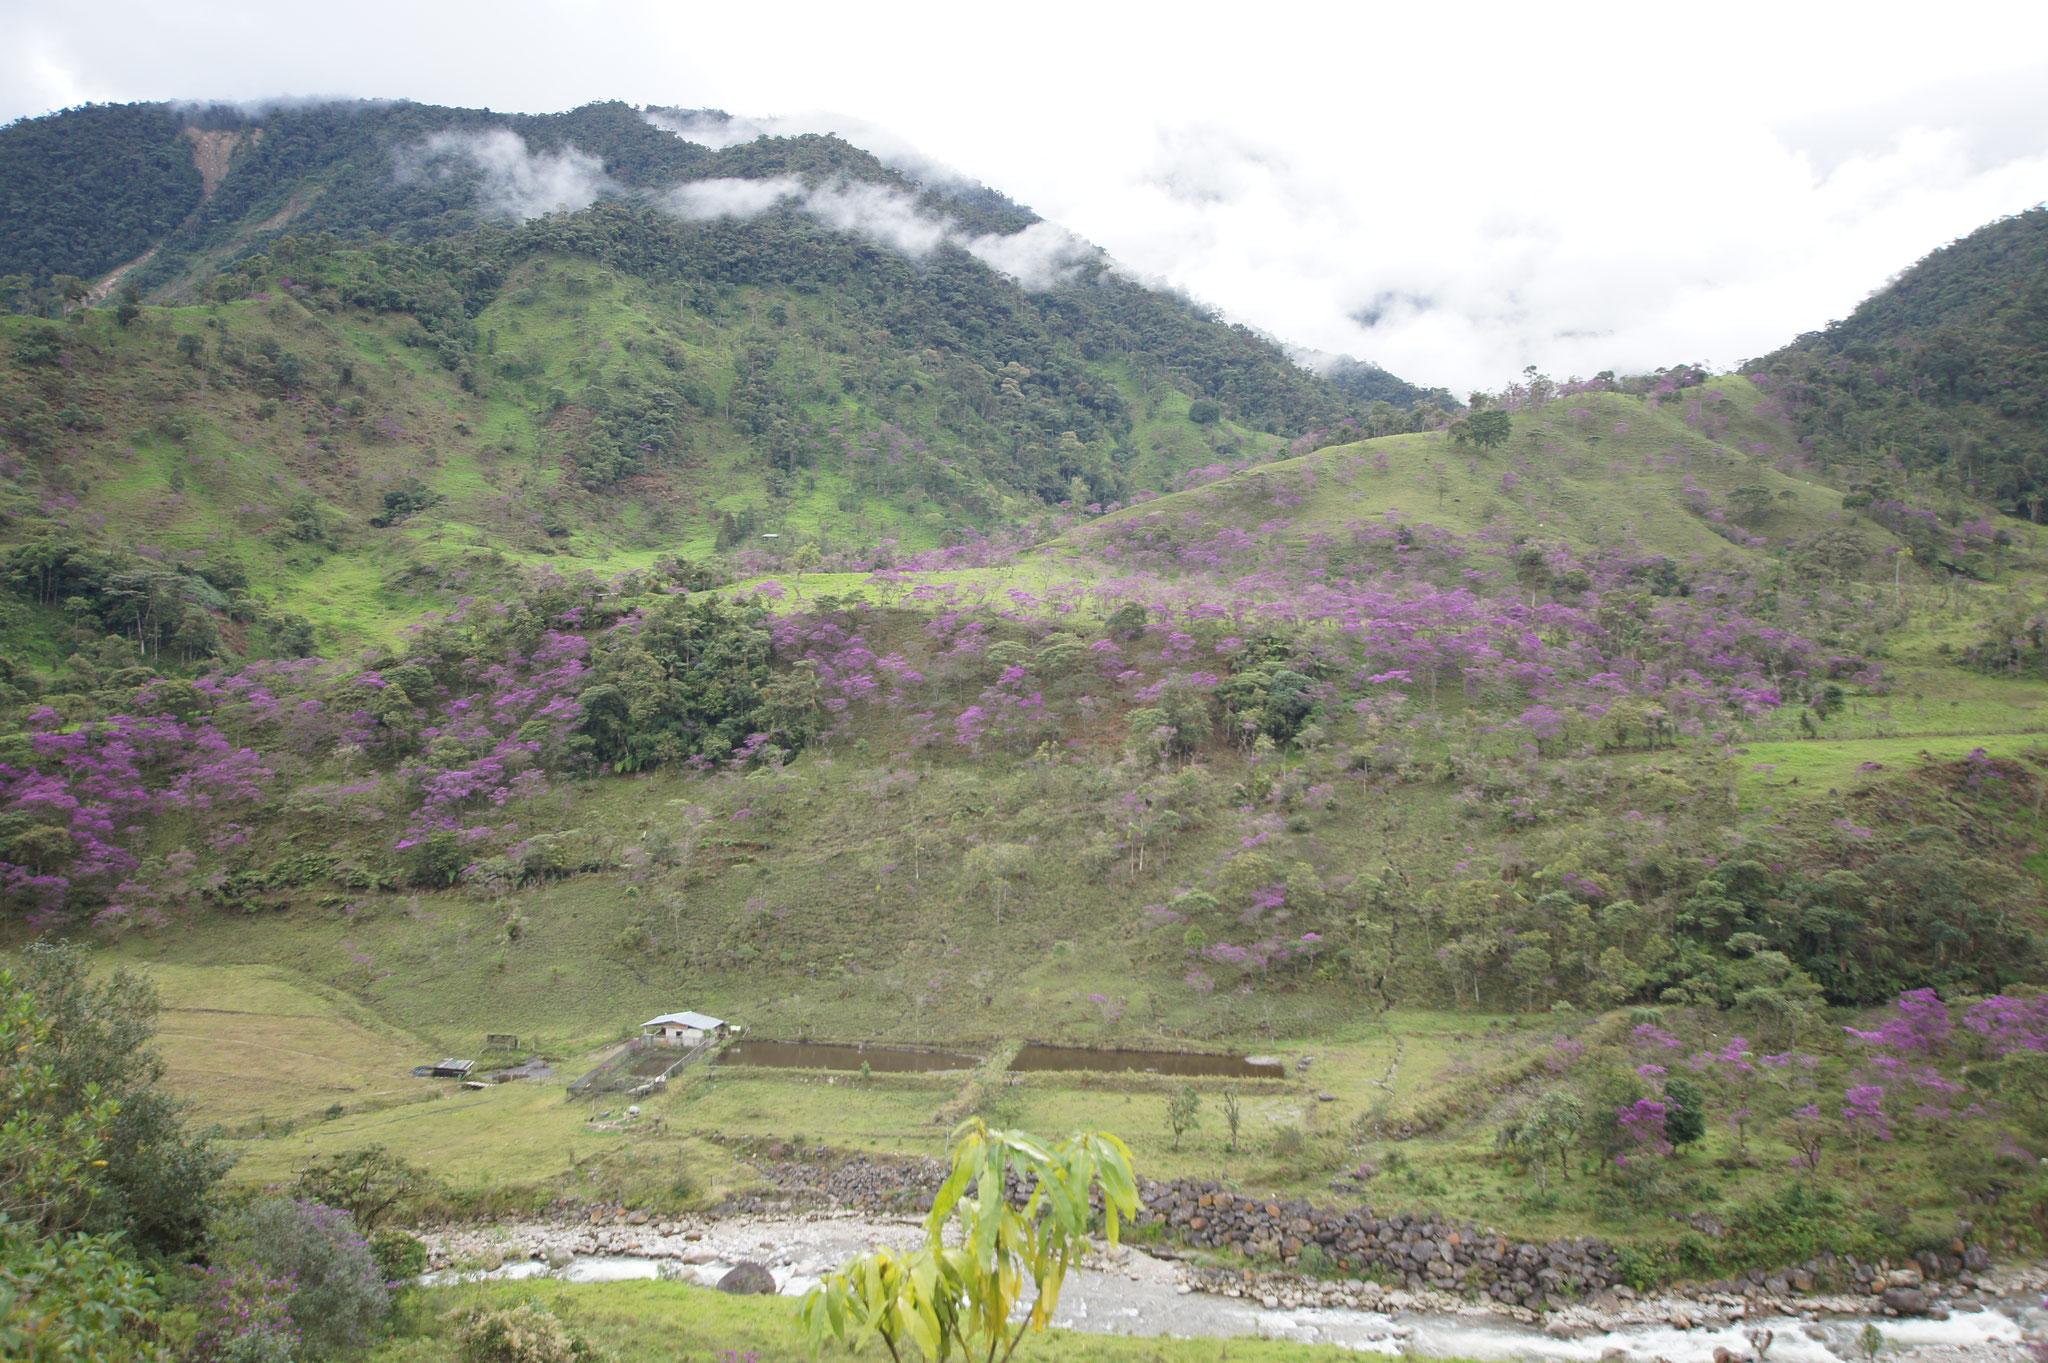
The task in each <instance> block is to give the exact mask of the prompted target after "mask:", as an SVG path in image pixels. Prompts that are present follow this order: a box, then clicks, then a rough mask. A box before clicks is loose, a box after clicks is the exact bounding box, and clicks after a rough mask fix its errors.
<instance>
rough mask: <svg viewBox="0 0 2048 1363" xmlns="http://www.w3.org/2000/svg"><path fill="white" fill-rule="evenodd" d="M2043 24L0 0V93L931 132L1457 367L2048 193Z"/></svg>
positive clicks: (1967, 224)
mask: <svg viewBox="0 0 2048 1363" xmlns="http://www.w3.org/2000/svg"><path fill="white" fill-rule="evenodd" d="M2043 54H2048V5H2042V4H2039V3H2000V4H1986V3H1972V2H1970V0H1963V2H1961V3H1955V2H1951V3H1947V4H1943V5H1940V6H1927V5H1924V4H1923V5H1916V6H1906V5H1886V4H1872V3H1862V4H1855V5H1802V4H1799V3H1779V4H1774V5H1768V6H1755V7H1701V6H1697V5H1690V6H1622V5H1600V6H1572V5H1566V6H1540V5H1526V4H1524V5H1514V6H1507V5H1500V6H1492V5H1474V4H1463V5H1460V4H1444V3H1438V4H1428V5H1425V4H1415V3H1405V4H1400V5H1381V4H1365V3H1350V4H1335V5H1322V4H1312V3H1300V4H1294V5H1234V6H1230V7H1227V8H1225V7H1208V8H1205V7H1199V6H1190V5H1185V4H1181V5H1173V6H1167V5H1157V6H1142V7H1140V6H1117V5H1105V4H1101V3H1089V4H1076V3H1066V2H1065V0H1054V2H1053V3H1043V4H1033V5H1006V6H966V5H961V4H958V3H946V4H925V3H885V2H883V0H876V2H875V3H870V4H866V5H858V4H847V3H843V2H841V3H833V4H813V3H808V2H807V0H795V2H793V3H783V4H775V5H765V4H752V5H732V4H723V5H717V6H711V5H701V4H694V3H675V0H669V3H645V2H644V0H606V3H602V4H600V3H597V0H497V2H496V3H491V4H474V3H469V0H439V2H438V3H437V2H436V0H428V3H418V0H409V2H408V3H403V4H400V3H393V2H392V0H351V2H350V3H348V4H333V3H328V4H321V5H307V4H298V3H293V2H292V0H266V2H265V3H260V4H259V3H253V2H252V0H187V3H185V4H181V5H165V4H162V3H160V2H159V0H151V2H150V3H135V2H131V0H121V2H118V3H93V2H92V0H70V2H69V3H54V2H47V3H24V2H23V0H0V118H12V117H17V116H20V115H24V114H33V113H40V112H44V111H47V110H50V109H54V108H59V107H62V106H64V105H66V104H72V103H77V102H80V101H84V100H130V99H166V98H194V99H214V98H218V99H230V100H245V99H258V98H263V97H266V96H273V95H279V94H292V95H329V94H335V95H373V96H392V97H405V98H411V99H418V100H424V101H430V102H435V103H444V104H461V105H488V106H490V107H493V108H499V109H516V110H524V111H532V112H543V111H549V110H555V109H563V108H569V107H573V106H575V105H577V104H580V103H583V102H585V101H588V100H594V99H625V100H629V101H632V102H634V103H641V104H645V103H659V104H672V105H681V106H685V107H696V106H716V107H721V108H725V109H727V110H730V111H731V112H733V113H735V114H745V115H752V116H759V117H764V118H774V119H779V120H781V121H780V122H777V123H773V124H771V125H770V126H777V127H782V128H786V129H818V130H837V131H839V132H841V133H843V134H845V135H847V136H849V137H851V138H852V139H853V140H855V141H858V142H863V143H864V144H867V145H871V146H874V147H875V148H876V149H877V150H879V151H899V150H901V149H904V148H914V149H916V151H917V152H919V153H921V154H922V155H924V156H927V157H929V158H931V159H933V160H934V161H936V162H939V163H942V164H945V165H948V166H951V167H953V168H955V169H957V170H958V171H960V172H961V173H963V174H965V175H968V176H971V177H973V178H976V179H980V180H982V181H985V182H986V183H988V184H991V185H993V186H995V187H996V188H998V189H1001V190H1003V191H1004V192H1005V193H1008V194H1009V195H1011V196H1012V197H1013V198H1015V199H1018V200H1019V201H1021V202H1023V203H1026V204H1029V205H1030V206H1031V207H1033V208H1035V209H1036V210H1038V211H1039V212H1040V213H1042V214H1044V215H1046V216H1047V217H1050V218H1053V219H1055V220H1057V221H1059V222H1061V223H1064V224H1065V225H1066V226H1068V227H1070V228H1072V229H1073V230H1074V231H1076V232H1078V233H1080V234H1081V235H1082V236H1084V237H1086V238H1088V239H1090V240H1092V241H1094V242H1096V243H1098V244H1099V245H1101V246H1103V247H1104V248H1106V249H1107V250H1108V251H1109V252H1110V253H1111V254H1112V255H1114V256H1115V257H1117V258H1118V259H1119V260H1120V261H1121V262H1123V263H1124V265H1125V266H1126V267H1128V268H1130V269H1131V270H1133V271H1134V272H1136V273H1138V274H1140V275H1143V276H1148V277H1154V278H1157V279H1161V280H1165V281H1169V282H1171V283H1173V284H1175V285H1177V286H1179V287H1181V288H1183V289H1185V290H1187V291H1188V292H1190V293H1191V294H1193V295H1195V296H1196V297H1198V298H1200V299H1202V300H1204V301H1205V302H1208V303H1210V304H1213V305H1215V306H1216V307H1219V308H1220V309H1222V310H1223V311H1224V312H1225V313H1226V314H1228V315H1229V316H1231V317H1233V318H1235V319H1238V320H1242V321H1245V322H1248V323H1250V324H1252V325H1254V326H1257V327H1259V328H1261V329H1263V330H1265V331H1267V332H1270V333H1272V334H1273V335H1275V336H1277V337H1279V338H1280V339H1282V340H1284V341H1287V342H1290V343H1295V344H1299V345H1303V346H1311V347H1318V348H1321V349H1324V350H1330V351H1344V352H1349V353H1351V354H1355V355H1360V356H1363V357H1366V358H1370V359H1373V360H1376V361H1378V362H1379V363H1381V364H1384V365H1385V366H1387V367H1388V368H1389V369H1392V370H1393V371H1394V372H1396V373H1397V374H1400V375H1402V376H1403V377H1405V378H1408V379H1410V380H1412V381H1415V382H1418V383H1424V384H1439V383H1440V384H1443V385H1445V386H1447V387H1450V388H1453V389H1455V390H1457V391H1459V392H1460V393H1462V392H1464V391H1466V390H1467V389H1469V388H1473V387H1479V386H1486V387H1498V386H1499V385H1500V384H1502V383H1503V382H1505V381H1507V380H1508V379H1510V378H1511V377H1513V376H1514V375H1515V373H1516V372H1517V371H1519V370H1520V368H1521V367H1522V366H1523V365H1525V364H1536V365H1539V366H1541V367H1543V368H1544V369H1545V370H1546V371H1548V372H1551V373H1554V374H1557V375H1559V376H1563V375H1566V374H1571V373H1582V374H1589V373H1592V372H1594V371H1596V370H1600V369H1606V368H1621V369H1638V368H1646V367H1653V366H1655V365H1659V364H1670V363H1674V362H1678V361H1684V360H1706V361H1708V362H1710V363H1712V364H1715V365H1717V366H1723V367H1725V366H1729V365H1733V364H1734V363H1736V362H1737V361H1739V360H1741V359H1743V358H1745V357H1748V356H1752V355H1756V354H1760V353H1762V352H1764V351H1767V350H1769V349H1772V348H1774V347H1775V346H1777V345H1778V344H1780V343H1782V342H1783V341H1785V340H1788V339H1790V338H1791V337H1792V336H1794V335H1796V334H1797V333H1799V332H1801V331H1806V330H1811V329H1813V328H1815V327H1818V326H1821V325H1822V324H1824V323H1825V322H1826V321H1827V320H1828V319H1830V318H1832V317H1839V316H1842V315H1843V314H1845V313H1846V312H1848V311H1849V310H1850V309H1851V308H1853V307H1854V306H1855V305H1856V303H1857V301H1858V300H1859V299H1860V298H1862V297H1863V296H1864V295H1865V294H1867V293H1868V292H1869V291H1870V290H1871V289H1873V288H1875V287H1876V286H1878V285H1880V284H1882V283H1883V282H1884V280H1885V279H1886V278H1887V277H1888V276H1889V275H1891V274H1893V273H1895V272H1897V271H1898V270H1900V269H1902V268H1904V267H1905V266H1907V265H1908V264H1910V263H1911V262H1912V261H1914V260H1915V259H1917V258H1918V257H1920V256H1921V255H1923V254H1925V253H1926V252H1927V251H1929V250H1931V249H1933V248H1934V247H1936V246H1939V245H1941V244H1943V243H1944V242H1946V241H1949V240H1951V239H1953V238H1955V237H1957V236H1960V235H1962V234H1964V233H1966V232H1968V231H1970V230H1971V229H1972V228H1974V227H1976V226H1978V225H1980V224H1982V223H1984V222H1986V221H1988V220H1990V219H1992V218H1995V217H1998V216H2000V215H2003V214H2008V213H2015V212H2019V211H2021V210H2023V209H2025V208H2028V207H2030V206H2032V205H2034V204H2036V203H2039V202H2041V201H2042V200H2043V199H2044V198H2048V60H2044V57H2043ZM1361 319H1363V320H1361Z"/></svg>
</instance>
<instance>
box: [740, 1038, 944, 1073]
mask: <svg viewBox="0 0 2048 1363" xmlns="http://www.w3.org/2000/svg"><path fill="white" fill-rule="evenodd" d="M718 1063H719V1064H721V1065H770V1066H774V1067H775V1068H777V1069H790V1070H853V1071H855V1072H858V1071H859V1069H860V1067H861V1066H862V1065H863V1064H865V1065H867V1067H868V1068H869V1069H870V1070H873V1071H874V1072H875V1073H876V1074H922V1073H926V1072H929V1071H934V1070H967V1069H973V1068H974V1067H975V1066H976V1065H978V1064H980V1063H981V1057H980V1056H978V1055H968V1054H966V1053H965V1052H963V1051H916V1050H907V1049H902V1048H898V1047H891V1046H855V1045H846V1044H842V1043H838V1042H830V1041H740V1042H735V1043H734V1044H732V1045H730V1046H727V1047H726V1048H725V1049H724V1050H723V1051H721V1052H719V1055H718Z"/></svg>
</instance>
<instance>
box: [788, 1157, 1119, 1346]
mask: <svg viewBox="0 0 2048 1363" xmlns="http://www.w3.org/2000/svg"><path fill="white" fill-rule="evenodd" d="M952 1160H953V1168H952V1172H951V1174H949V1175H948V1177H947V1179H946V1181H945V1183H944V1184H943V1185H942V1186H941V1187H940V1189H939V1191H938V1195H937V1196H936V1197H935V1198H934V1199H933V1200H932V1209H931V1212H930V1214H929V1215H927V1216H926V1217H925V1223H924V1229H925V1242H924V1244H923V1245H922V1246H921V1247H920V1248H918V1249H915V1250H911V1251H909V1252H907V1253H905V1252H899V1251H896V1250H889V1249H878V1250H875V1251H873V1252H872V1253H869V1254H865V1255H863V1256H861V1257H860V1258H858V1259H856V1260H854V1261H853V1262H852V1263H850V1264H848V1265H846V1266H845V1267H844V1268H841V1269H839V1270H838V1271H837V1272H835V1273H831V1274H828V1275H827V1276H826V1278H825V1280H824V1281H823V1282H822V1283H820V1284H819V1285H818V1286H817V1287H815V1288H813V1289H812V1290H811V1291H810V1292H809V1293H807V1294H806V1295H805V1297H804V1300H803V1304H802V1306H801V1308H800V1310H799V1319H800V1320H801V1321H802V1323H803V1327H804V1329H805V1331H806V1332H807V1333H808V1334H809V1336H810V1340H811V1347H812V1349H813V1350H814V1351H818V1350H822V1349H823V1348H824V1346H825V1343H826V1341H827V1340H828V1339H836V1340H839V1341H841V1342H843V1343H845V1344H846V1345H847V1346H848V1347H849V1348H852V1349H858V1348H859V1347H860V1346H861V1345H862V1344H864V1343H866V1342H867V1341H868V1340H869V1339H871V1338H879V1339H880V1340H881V1341H882V1343H883V1344H884V1345H885V1346H886V1347H887V1348H888V1350H889V1355H890V1357H891V1358H893V1359H897V1360H899V1361H900V1360H901V1359H902V1357H903V1346H904V1345H905V1344H914V1345H915V1346H916V1347H917V1349H918V1350H919V1351H920V1352H921V1353H922V1354H923V1355H924V1356H925V1357H926V1358H928V1359H932V1360H935V1363H936V1361H937V1360H944V1359H946V1358H949V1357H951V1356H952V1354H953V1353H954V1351H955V1350H958V1351H959V1352H960V1353H961V1354H962V1355H963V1356H965V1357H967V1358H969V1359H975V1358H979V1359H980V1360H981V1363H1002V1361H1003V1360H1006V1359H1008V1358H1009V1357H1010V1355H1011V1354H1013V1353H1014V1352H1016V1348H1017V1345H1018V1344H1019V1343H1020V1342H1021V1341H1022V1340H1023V1338H1024V1335H1025V1333H1026V1332H1027V1331H1034V1330H1043V1329H1045V1327H1046V1325H1047V1323H1048V1322H1049V1321H1050V1320H1051V1319H1052V1313H1053V1311H1054V1310H1055V1309H1056V1308H1057V1307H1058V1305H1059V1296H1060V1287H1061V1286H1062V1284H1063V1283H1064V1282H1065V1281H1066V1276H1067V1270H1068V1269H1070V1268H1071V1267H1073V1264H1074V1261H1075V1259H1077V1258H1078V1257H1079V1256H1080V1254H1081V1252H1082V1251H1083V1250H1084V1249H1085V1248H1086V1247H1087V1242H1088V1224H1089V1221H1090V1219H1091V1215H1092V1212H1091V1207H1090V1195H1091V1194H1092V1193H1093V1192H1095V1191H1097V1190H1100V1192H1101V1194H1102V1217H1103V1229H1104V1232H1105V1234H1106V1235H1107V1236H1108V1239H1109V1243H1110V1244H1112V1245H1114V1244H1116V1243H1117V1242H1118V1239H1119V1232H1120V1228H1121V1224H1122V1222H1123V1220H1125V1219H1127V1218H1129V1217H1131V1216H1134V1215H1135V1214H1136V1213H1137V1210H1138V1185H1137V1176H1136V1174H1135V1173H1134V1172H1133V1171H1132V1168H1131V1152H1130V1150H1129V1148H1128V1147H1126V1146H1125V1145H1124V1143H1123V1142H1122V1141H1121V1140H1119V1139H1118V1138H1117V1137H1115V1136H1113V1135H1111V1134H1109V1133H1108V1132H1106V1131H1095V1132H1087V1133H1080V1134H1076V1135H1073V1136H1070V1137H1068V1138H1067V1139H1066V1140H1064V1141H1062V1142H1060V1143H1059V1144H1057V1145H1051V1146H1048V1145H1046V1144H1044V1143H1042V1142H1040V1141H1039V1140H1038V1139H1037V1138H1036V1137H1033V1136H1030V1135H1028V1134H1026V1133H1024V1132H1021V1131H991V1130H989V1128H988V1127H987V1126H986V1125H985V1124H984V1123H983V1122H981V1121H980V1120H979V1119H978V1118H977V1119H972V1120H969V1121H967V1122H964V1123H962V1124H961V1126H960V1127H959V1128H958V1129H957V1130H955V1131H954V1133H953V1154H952ZM1012 1171H1014V1172H1015V1173H1016V1174H1017V1175H1018V1176H1019V1178H1020V1180H1021V1181H1023V1182H1024V1183H1026V1184H1028V1186H1029V1188H1030V1192H1029V1193H1028V1194H1027V1195H1026V1196H1025V1197H1024V1199H1023V1201H1022V1202H1021V1203H1013V1202H1012V1201H1011V1200H1010V1199H1009V1197H1008V1196H1007V1189H1006V1176H1007V1175H1008V1174H1010V1173H1011V1172H1012ZM956 1218H957V1220H958V1222H959V1242H958V1244H957V1245H954V1246H950V1247H949V1246H947V1245H945V1244H944V1243H943V1241H942V1237H943V1235H944V1233H945V1230H946V1225H947V1222H948V1221H951V1220H954V1219H956ZM1027 1281H1028V1282H1029V1283H1030V1284H1031V1286H1032V1287H1034V1288H1035V1289H1036V1291H1037V1297H1036V1300H1034V1301H1033V1302H1032V1304H1031V1309H1030V1311H1029V1312H1028V1313H1027V1314H1026V1315H1025V1317H1024V1319H1023V1320H1021V1321H1019V1322H1018V1323H1017V1324H1016V1325H1015V1327H1014V1328H1013V1327H1012V1325H1011V1323H1010V1322H1011V1316H1012V1314H1013V1313H1014V1312H1015V1310H1016V1308H1017V1306H1018V1305H1019V1303H1020V1302H1021V1300H1022V1298H1023V1289H1024V1286H1025V1283H1026V1282H1027Z"/></svg>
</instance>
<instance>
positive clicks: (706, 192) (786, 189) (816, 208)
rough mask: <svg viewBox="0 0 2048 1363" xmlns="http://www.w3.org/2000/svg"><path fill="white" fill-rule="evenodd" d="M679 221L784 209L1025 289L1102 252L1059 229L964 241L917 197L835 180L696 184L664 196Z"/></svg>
mask: <svg viewBox="0 0 2048 1363" xmlns="http://www.w3.org/2000/svg"><path fill="white" fill-rule="evenodd" d="M661 204H662V207H663V208H664V209H666V210H667V211H668V212H670V213H673V214H675V215H676V216H677V217H679V218H685V219H689V220H691V221H702V220H705V219H709V218H752V217H756V216H758V215H760V214H762V213H766V212H767V211H768V210H769V209H771V208H775V207H777V206H779V205H782V204H789V205H791V206H793V207H795V208H796V209H797V210H798V211H800V212H802V213H806V214H808V215H809V216H811V217H812V218H815V219H816V220H817V221H818V222H820V223H822V224H824V225H825V226H826V227H829V228H831V229H833V230H834V231H837V232H846V233H849V234H851V235H854V236H860V237H865V238H867V239H868V240H870V241H873V242H877V243H879V244H880V245H883V246H887V247H889V248H890V249H892V250H896V251H901V252H902V253H903V254H904V255H907V256H910V257H911V258H912V259H923V258H924V257H926V256H928V255H930V254H931V253H932V252H933V251H935V250H937V249H938V248H939V247H940V246H942V245H947V244H951V245H954V246H958V247H959V248H960V249H962V250H964V251H966V252H967V253H968V254H969V255H972V256H973V257H974V258H975V259H977V260H979V261H981V262H982V263H983V264H985V265H987V266H988V267H989V268H990V269H992V270H996V271H999V272H1000V273H1002V274H1005V275H1008V276H1009V277H1010V278H1012V279H1014V280H1016V281H1017V282H1018V284H1020V285H1022V286H1023V287H1024V288H1026V289H1033V290H1039V289H1048V288H1051V287H1053V286H1054V285H1057V284H1060V283H1063V282H1065V281H1066V280H1068V279H1070V278H1072V277H1073V274H1074V271H1075V269H1076V268H1077V267H1078V266H1079V265H1081V264H1082V263H1084V262H1086V261H1088V260H1092V259H1097V258H1100V256H1101V254H1102V253H1101V252H1100V251H1099V250H1097V249H1096V248H1095V247H1093V246H1090V245H1089V244H1088V243H1087V242H1085V241H1082V240H1081V239H1080V238H1079V237H1077V236H1075V235H1074V234H1073V233H1072V232H1069V231H1067V229H1065V228H1064V227H1060V226H1057V225H1056V224H1053V223H1049V222H1040V223H1033V224H1032V225H1031V226H1029V227H1027V228H1025V229H1024V230H1023V231H1021V232H1016V233H1009V234H1005V233H995V232H991V233H985V234H979V235H974V234H969V233H966V232H963V231H962V230H961V229H960V228H959V226H958V225H957V224H955V223H954V222H953V221H952V220H951V219H948V218H945V217H942V216H940V215H938V214H935V213H932V212H929V211H927V210H926V209H925V208H924V207H923V206H922V205H920V204H919V203H918V201H917V199H916V197H915V196H913V195H911V194H909V193H907V192H905V191H903V190H901V189H897V188H896V187H894V186H892V185H878V184H868V183H862V182H856V181H840V182H836V183H832V184H824V185H818V186H815V187H813V186H807V185H805V184H804V182H803V181H801V180H799V179H797V178H795V177H794V176H789V175H780V176H775V177H773V178H770V179H765V180H744V179H724V178H722V179H711V180H693V181H691V182H690V183H688V184H684V185H678V186H676V187H675V188H674V189H672V190H669V191H668V192H667V193H666V194H664V195H663V196H662V199H661Z"/></svg>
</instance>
